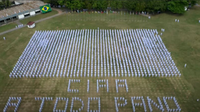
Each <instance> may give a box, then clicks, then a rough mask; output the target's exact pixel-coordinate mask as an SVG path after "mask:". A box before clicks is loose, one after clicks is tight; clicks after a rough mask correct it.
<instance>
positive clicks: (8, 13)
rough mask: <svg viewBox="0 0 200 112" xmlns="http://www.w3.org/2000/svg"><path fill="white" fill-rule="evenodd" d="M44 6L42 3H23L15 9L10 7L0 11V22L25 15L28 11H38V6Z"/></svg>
mask: <svg viewBox="0 0 200 112" xmlns="http://www.w3.org/2000/svg"><path fill="white" fill-rule="evenodd" d="M43 5H45V3H44V2H42V1H29V2H25V3H24V4H22V5H18V6H15V7H10V8H8V9H4V10H1V11H0V20H4V19H7V18H10V17H12V16H16V15H20V14H23V13H26V12H28V11H32V10H36V9H39V8H40V6H43Z"/></svg>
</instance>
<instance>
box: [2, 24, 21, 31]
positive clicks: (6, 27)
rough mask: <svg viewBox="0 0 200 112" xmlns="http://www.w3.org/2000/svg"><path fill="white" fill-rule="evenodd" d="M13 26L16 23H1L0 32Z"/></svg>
mask: <svg viewBox="0 0 200 112" xmlns="http://www.w3.org/2000/svg"><path fill="white" fill-rule="evenodd" d="M15 26H17V24H16V23H9V24H6V25H3V26H1V27H0V32H4V31H6V30H10V29H13V28H15Z"/></svg>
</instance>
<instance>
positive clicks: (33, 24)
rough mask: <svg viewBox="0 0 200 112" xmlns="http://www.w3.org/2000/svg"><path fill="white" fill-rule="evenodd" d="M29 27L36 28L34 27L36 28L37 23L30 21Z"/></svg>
mask: <svg viewBox="0 0 200 112" xmlns="http://www.w3.org/2000/svg"><path fill="white" fill-rule="evenodd" d="M27 26H28V28H34V27H35V22H33V21H29V22H28V23H27Z"/></svg>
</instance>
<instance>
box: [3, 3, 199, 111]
mask: <svg viewBox="0 0 200 112" xmlns="http://www.w3.org/2000/svg"><path fill="white" fill-rule="evenodd" d="M199 10H200V8H198V7H196V8H194V9H191V10H189V11H188V12H187V13H186V14H185V15H183V16H177V15H169V14H160V15H155V16H152V17H151V19H148V18H147V17H144V16H138V15H123V14H122V15H121V14H109V15H106V14H84V13H83V14H69V13H67V14H63V15H60V16H58V17H55V18H52V19H49V20H46V21H44V22H41V23H38V24H36V27H35V28H34V29H28V28H22V29H19V30H16V31H13V32H11V33H8V34H5V35H2V36H1V38H0V110H2V109H3V108H4V106H5V104H6V102H7V100H8V97H10V96H16V97H22V102H21V104H20V106H19V108H18V110H19V112H27V111H30V112H34V111H38V110H39V107H40V103H41V101H35V97H53V98H54V100H53V101H45V103H44V108H43V111H44V112H49V111H52V110H53V107H54V103H55V99H56V97H68V98H69V104H68V108H67V111H69V110H70V105H71V98H72V97H80V98H81V99H82V100H83V101H84V111H86V110H87V98H88V97H101V111H102V112H108V111H109V112H115V103H114V97H125V98H126V99H127V102H128V104H127V105H126V106H125V107H120V108H119V111H127V112H129V111H132V106H131V99H130V98H131V96H144V98H145V99H144V100H145V103H146V107H147V110H148V111H149V107H148V105H147V99H146V96H149V97H150V98H151V99H153V100H154V101H156V102H157V99H156V97H160V98H161V101H162V104H163V106H164V102H163V100H162V97H163V96H175V97H176V99H177V101H178V103H179V105H180V107H181V109H182V112H199V111H200V101H199V102H197V99H200V94H199V93H200V87H199V84H200V75H199V74H200V58H199V57H200V30H199V29H200V23H198V20H199V19H200V13H199ZM174 19H179V20H180V22H179V23H176V22H174ZM97 27H99V28H100V29H138V28H145V29H158V31H160V29H161V28H164V29H165V32H164V33H163V35H162V36H161V37H162V39H163V41H164V43H165V46H166V47H167V49H168V51H170V52H171V55H172V58H173V60H174V61H175V63H176V66H177V67H178V69H179V71H181V74H182V75H181V77H176V78H174V77H173V78H172V77H171V78H165V77H157V78H156V77H149V78H141V77H140V78H139V77H137V78H132V77H131V78H127V82H128V86H129V92H128V93H127V92H126V91H125V89H124V88H120V89H119V93H116V90H115V79H117V78H112V77H107V78H105V79H108V80H109V88H110V90H109V93H107V92H106V88H104V89H100V92H99V93H97V92H96V79H102V78H79V79H81V83H80V84H78V83H73V84H72V85H71V88H74V89H79V91H80V92H79V93H68V92H67V87H68V80H69V79H68V78H38V79H33V78H31V79H30V78H23V79H10V78H9V74H10V72H11V71H12V69H13V67H14V66H15V63H16V62H17V60H18V58H19V57H20V55H21V53H22V52H23V50H24V48H25V47H26V45H27V44H28V42H29V40H30V38H31V36H32V35H33V34H34V32H35V31H36V30H65V29H96V28H97ZM4 36H5V37H6V40H5V41H4V40H3V39H2V37H4ZM185 63H187V67H186V68H184V64H185ZM70 79H74V78H70ZM76 79H77V78H76ZM87 79H89V80H90V92H89V93H87V91H86V90H87V89H86V88H87ZM138 102H141V101H138ZM157 103H158V102H157ZM168 103H169V106H170V107H172V108H173V107H174V106H175V104H174V103H172V101H168ZM93 104H95V102H94V103H93ZM91 105H92V104H91ZM76 106H80V103H79V102H76ZM57 107H58V109H63V108H64V102H59V104H58V106H57ZM96 107H97V105H95V106H94V109H97V108H96ZM152 107H153V110H154V111H159V110H158V109H157V108H155V107H154V106H153V105H152ZM11 109H13V108H9V110H11ZM164 109H165V111H166V107H165V106H164ZM136 111H144V110H143V107H136Z"/></svg>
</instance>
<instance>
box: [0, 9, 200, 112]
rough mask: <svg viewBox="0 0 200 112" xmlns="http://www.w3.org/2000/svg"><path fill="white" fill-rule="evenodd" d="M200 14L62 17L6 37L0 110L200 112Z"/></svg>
mask: <svg viewBox="0 0 200 112" xmlns="http://www.w3.org/2000/svg"><path fill="white" fill-rule="evenodd" d="M199 10H200V7H194V8H193V9H190V10H189V11H187V12H186V13H185V14H184V15H173V14H166V13H161V14H158V15H150V18H148V17H149V15H136V14H133V13H127V12H126V13H124V12H117V13H109V14H105V13H90V14H89V13H69V12H68V13H66V12H62V13H61V14H60V15H58V16H55V17H53V18H49V19H47V20H43V21H41V22H38V23H36V27H35V28H33V29H28V28H27V27H23V28H20V29H17V30H14V31H12V32H9V33H6V34H3V35H1V36H0V110H1V111H2V110H4V111H5V110H7V111H13V110H17V111H19V112H35V111H43V112H50V111H55V112H56V111H59V110H63V111H72V112H73V111H83V112H86V111H88V112H89V111H90V110H96V111H102V112H118V111H119V112H124V111H127V112H131V111H136V112H137V111H138V112H141V111H147V112H149V111H155V112H157V111H165V112H167V111H177V112H178V111H182V112H198V111H199V110H200V101H199V99H200V94H199V93H200V88H199V84H200V77H199V74H200V58H199V56H200V30H199V29H200V23H199V20H200V13H199ZM50 13H52V12H50ZM42 17H43V16H41V18H40V15H37V17H35V18H37V19H43V18H42ZM28 19H30V20H31V17H30V18H27V20H26V19H24V20H23V21H21V22H22V23H24V24H26V22H28V21H29V20H28ZM175 19H178V20H179V22H175ZM34 21H37V20H34ZM11 26H12V25H11ZM9 27H10V26H9ZM8 29H9V28H8ZM0 31H1V30H0ZM2 31H3V30H2ZM3 37H5V38H3ZM7 102H10V103H7Z"/></svg>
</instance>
